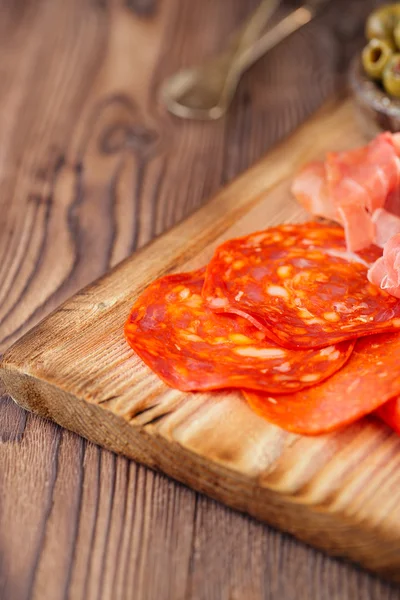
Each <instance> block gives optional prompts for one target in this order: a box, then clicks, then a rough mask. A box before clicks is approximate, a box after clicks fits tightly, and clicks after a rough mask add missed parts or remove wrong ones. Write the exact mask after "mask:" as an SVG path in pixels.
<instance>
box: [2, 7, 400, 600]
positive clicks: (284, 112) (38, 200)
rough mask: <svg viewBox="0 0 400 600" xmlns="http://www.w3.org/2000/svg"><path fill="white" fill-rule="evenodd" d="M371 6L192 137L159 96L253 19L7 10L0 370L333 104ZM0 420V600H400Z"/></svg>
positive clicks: (342, 10)
mask: <svg viewBox="0 0 400 600" xmlns="http://www.w3.org/2000/svg"><path fill="white" fill-rule="evenodd" d="M372 4H373V2H370V1H368V2H366V1H364V2H360V1H358V0H353V1H352V2H344V1H342V0H335V2H334V3H333V5H332V7H331V8H330V9H329V14H327V15H326V16H324V17H321V18H319V19H318V20H317V21H316V22H315V23H313V24H312V25H311V26H309V27H307V29H306V30H304V31H303V32H299V33H298V34H296V35H295V36H293V37H292V38H291V39H290V40H288V41H287V42H286V43H285V44H284V45H283V46H281V47H279V48H277V49H276V50H274V51H273V52H271V54H270V55H269V56H268V57H265V59H263V60H261V61H260V62H259V63H258V64H257V65H255V67H254V68H253V69H252V70H251V71H250V72H249V73H248V74H247V75H246V76H245V77H244V79H243V81H242V83H241V86H240V89H239V91H238V94H237V96H236V98H235V101H234V104H233V106H232V109H231V111H230V113H229V115H228V116H227V118H226V119H224V120H223V121H220V122H218V123H213V124H205V123H201V124H200V123H183V122H180V121H178V120H175V119H172V118H170V117H169V116H168V115H166V114H165V113H164V112H163V110H162V108H161V107H160V106H159V105H158V103H157V89H158V85H159V83H160V81H161V80H162V79H163V78H164V77H165V76H166V75H168V74H169V73H172V72H174V71H175V70H176V69H178V68H180V67H181V66H186V65H189V64H192V63H195V62H198V61H200V60H202V59H203V58H204V57H205V56H206V55H208V54H209V53H211V52H213V51H214V50H215V49H218V48H219V47H220V45H221V43H222V41H223V38H224V37H225V36H226V35H227V33H229V32H231V31H232V29H233V28H234V27H235V26H236V25H238V24H239V23H240V22H241V20H242V19H243V18H244V17H245V16H246V15H247V14H248V12H249V11H250V10H251V9H252V8H253V7H254V5H255V2H251V1H247V2H243V0H219V1H218V2H215V1H214V0H193V1H191V2H184V0H158V1H156V0H130V1H128V0H126V1H125V2H124V1H122V0H120V1H118V0H113V1H111V0H69V1H68V2H62V0H18V1H15V0H14V1H11V0H1V2H0V14H1V19H0V33H1V35H0V48H1V50H2V53H1V56H2V60H1V62H0V72H1V75H2V76H1V77H0V190H1V194H0V206H1V210H0V224H1V228H0V232H1V233H0V338H1V340H2V341H1V344H0V350H2V351H4V350H5V349H6V348H7V347H8V346H9V345H10V344H11V343H12V342H13V341H14V340H15V339H17V338H18V337H19V336H20V335H21V334H22V333H24V332H25V331H26V330H27V329H29V328H30V327H31V326H32V325H34V324H35V323H37V322H38V321H39V320H40V319H41V318H42V317H44V316H45V315H46V314H48V313H49V312H50V311H51V310H52V309H54V308H55V307H56V306H58V305H59V304H60V302H61V301H63V300H65V298H67V297H68V296H70V295H71V294H72V293H74V292H76V291H77V290H78V289H79V288H81V287H82V286H83V285H85V284H87V283H88V282H89V281H91V280H93V279H94V278H95V277H97V276H98V275H100V274H102V273H103V272H104V271H105V270H106V269H107V268H108V267H109V266H110V265H113V264H115V263H116V262H118V261H119V260H120V259H122V258H124V257H125V256H127V255H128V254H129V253H130V252H131V251H132V250H134V249H135V248H136V247H139V246H142V245H144V244H145V243H146V242H147V241H149V240H150V239H151V238H153V237H154V236H156V235H158V234H159V233H161V232H162V231H164V230H165V229H167V228H169V227H170V226H171V225H173V224H174V223H176V222H178V221H179V220H181V219H182V218H183V217H184V216H186V215H188V214H189V213H191V212H192V211H193V210H194V209H195V208H197V207H198V206H200V205H201V204H202V203H203V202H204V201H205V200H206V199H207V198H208V197H210V196H211V195H212V194H213V193H214V192H215V191H216V190H217V188H218V187H219V186H220V185H221V184H224V183H225V182H227V181H228V180H230V179H231V178H232V177H233V176H235V175H236V174H237V173H239V172H240V171H242V170H244V169H245V168H246V167H248V166H249V165H251V164H252V163H253V162H254V160H256V159H257V158H259V157H260V156H261V155H262V154H263V153H264V152H265V151H266V150H267V149H268V148H269V147H270V146H271V145H273V144H274V143H275V142H276V141H278V140H279V139H280V138H281V137H283V136H284V135H286V134H287V133H289V132H290V131H291V130H292V129H294V128H295V127H296V126H297V125H299V123H300V122H301V121H303V120H304V119H305V118H306V117H307V116H308V115H310V114H311V113H312V112H313V111H314V110H315V108H317V107H318V106H319V105H320V103H321V102H322V100H323V99H325V98H327V97H329V96H330V95H331V94H332V93H333V92H334V91H335V90H338V89H340V88H341V86H342V84H343V81H344V78H345V72H346V68H347V60H348V57H349V56H351V55H352V54H353V52H354V50H355V48H356V47H357V46H358V45H359V43H360V41H359V40H360V33H361V30H362V25H361V20H362V14H365V13H366V12H367V10H368V8H369V7H370V6H371V5H372ZM344 14H345V15H346V18H345V19H344V18H343V15H344ZM293 57H296V61H295V62H294V61H293ZM283 99H284V100H283ZM0 392H1V390H0ZM0 395H1V393H0ZM0 406H1V416H0V438H1V445H0V477H1V482H2V486H1V498H0V598H2V599H3V598H4V599H7V600H8V599H12V600H25V599H26V598H33V599H36V598H40V599H41V600H43V599H47V598H49V599H51V600H58V599H64V598H68V599H73V600H75V599H78V600H79V599H85V600H86V599H89V600H92V599H103V600H108V599H109V598H113V599H116V600H121V599H124V600H125V599H128V598H129V599H130V598H135V600H136V599H137V600H152V599H153V598H157V599H159V598H162V599H163V598H168V599H170V598H172V599H174V600H175V599H178V600H179V599H181V598H182V599H186V598H195V599H199V600H202V599H207V600H210V599H211V600H213V599H214V598H215V599H216V600H217V599H218V600H220V599H222V600H225V599H226V600H228V599H229V600H241V599H242V598H249V599H250V600H253V599H257V600H258V599H265V598H271V599H276V598H285V599H288V600H291V599H294V598H296V599H297V598H318V600H325V599H329V600H331V599H332V598H340V599H343V600H350V599H351V600H353V599H354V598H363V599H364V598H365V599H366V600H369V599H373V600H375V599H381V598H382V599H383V600H388V599H392V598H398V597H400V596H399V594H398V591H397V590H396V589H395V588H392V587H390V586H388V585H386V584H384V583H382V582H381V581H380V580H378V579H376V578H374V577H371V576H369V575H367V574H366V573H363V572H361V571H359V570H357V569H354V568H353V567H350V566H348V565H346V564H343V563H340V562H338V561H335V560H332V559H329V558H327V557H326V556H324V555H322V554H320V553H318V552H315V551H313V550H311V549H309V548H306V547H305V546H303V545H302V544H299V543H298V542H296V541H295V540H294V539H293V538H290V537H288V536H285V535H281V534H279V533H276V532H275V531H274V530H272V529H270V528H268V527H265V526H263V525H260V524H259V523H257V522H255V521H253V520H251V519H249V518H247V517H245V516H242V515H240V514H238V513H234V512H232V511H230V510H229V509H226V508H224V507H223V506H222V505H219V504H217V503H215V502H214V501H212V500H209V499H207V498H206V497H204V496H201V495H198V494H195V493H194V492H192V491H190V490H188V489H187V488H185V487H183V486H181V485H178V484H175V483H174V482H172V481H171V480H169V479H167V478H165V477H163V476H162V475H157V474H155V473H153V472H152V471H148V470H146V469H145V468H143V467H140V466H138V465H137V464H135V463H134V462H131V461H129V460H127V459H124V458H122V457H117V456H115V455H112V454H110V453H109V452H107V451H103V450H100V449H99V448H98V447H95V446H94V445H93V444H91V443H87V442H85V441H83V440H82V439H81V438H78V437H77V436H76V435H74V434H71V433H69V432H68V431H65V430H61V429H60V428H59V427H57V426H55V425H54V424H52V423H50V422H47V421H44V420H42V419H40V418H37V417H35V416H33V415H27V413H25V412H23V411H22V410H21V409H19V408H18V407H17V406H15V405H14V404H13V403H12V402H11V401H10V399H9V398H8V397H7V396H6V395H3V396H1V401H0Z"/></svg>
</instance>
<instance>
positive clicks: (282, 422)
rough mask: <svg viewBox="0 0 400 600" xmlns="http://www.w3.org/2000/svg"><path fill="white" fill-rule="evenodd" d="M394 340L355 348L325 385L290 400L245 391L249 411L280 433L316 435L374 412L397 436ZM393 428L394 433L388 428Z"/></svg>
mask: <svg viewBox="0 0 400 600" xmlns="http://www.w3.org/2000/svg"><path fill="white" fill-rule="evenodd" d="M399 363H400V336H399V335H398V334H393V333H392V334H381V335H375V336H370V337H368V338H362V339H360V340H358V341H357V342H356V345H355V347H354V350H353V353H352V355H351V357H350V359H349V360H348V362H347V363H346V365H345V366H344V367H343V368H342V369H340V370H339V371H337V373H335V374H334V375H332V377H330V378H329V379H327V380H326V381H324V382H322V383H320V384H317V385H315V386H313V387H309V388H307V389H304V390H301V391H299V392H296V393H294V394H288V395H281V396H277V395H275V394H274V395H273V396H271V394H268V393H265V392H263V393H260V392H255V391H249V390H245V391H244V392H243V393H244V396H245V398H246V400H247V401H248V403H249V405H250V406H251V407H252V408H253V409H254V410H255V411H256V412H257V413H258V414H259V415H261V416H262V417H264V418H265V419H267V420H268V421H269V422H271V423H273V424H274V425H278V426H279V427H282V428H283V429H286V430H288V431H291V432H294V433H300V434H303V435H317V434H321V433H327V432H329V431H333V430H335V429H338V428H340V427H344V426H345V425H348V424H349V423H352V422H353V421H356V420H357V419H359V418H361V417H363V416H364V415H367V414H369V413H371V412H373V411H375V410H377V409H378V408H379V407H382V408H380V410H379V413H378V414H379V415H380V416H381V417H382V418H383V419H385V420H386V421H387V422H389V424H390V425H391V426H393V427H394V425H395V424H396V425H397V430H398V431H400V427H399V425H400V418H399V417H400V410H399V408H400V405H399V404H397V405H396V406H394V405H393V404H391V403H390V402H389V404H388V405H386V404H385V403H386V402H387V401H388V400H390V399H391V398H393V397H394V396H397V395H399V394H400V370H399V368H398V365H399ZM394 428H396V427H394Z"/></svg>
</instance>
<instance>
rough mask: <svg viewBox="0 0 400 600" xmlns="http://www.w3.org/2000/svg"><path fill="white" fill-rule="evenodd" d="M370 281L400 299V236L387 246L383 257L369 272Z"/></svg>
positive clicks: (391, 239) (392, 239) (396, 236)
mask: <svg viewBox="0 0 400 600" xmlns="http://www.w3.org/2000/svg"><path fill="white" fill-rule="evenodd" d="M368 280H369V281H370V282H371V283H372V284H374V285H376V286H378V288H379V289H381V290H385V291H386V292H387V293H388V294H390V295H391V296H394V297H395V298H400V234H397V235H394V236H393V237H392V238H390V240H389V241H388V242H387V243H386V244H385V246H384V248H383V256H381V257H380V258H378V260H377V261H376V262H375V263H374V264H373V265H372V267H371V268H370V269H369V271H368Z"/></svg>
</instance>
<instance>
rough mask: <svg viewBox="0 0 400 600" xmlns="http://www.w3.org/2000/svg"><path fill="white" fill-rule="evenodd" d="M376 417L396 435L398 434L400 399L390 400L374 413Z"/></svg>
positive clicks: (399, 428)
mask: <svg viewBox="0 0 400 600" xmlns="http://www.w3.org/2000/svg"><path fill="white" fill-rule="evenodd" d="M376 415H377V416H378V417H379V418H380V419H382V421H385V423H386V424H387V425H389V427H391V428H392V429H393V430H394V431H396V433H400V398H399V397H397V398H392V399H391V400H389V401H388V402H385V404H383V405H382V406H380V407H379V408H378V410H377V411H376Z"/></svg>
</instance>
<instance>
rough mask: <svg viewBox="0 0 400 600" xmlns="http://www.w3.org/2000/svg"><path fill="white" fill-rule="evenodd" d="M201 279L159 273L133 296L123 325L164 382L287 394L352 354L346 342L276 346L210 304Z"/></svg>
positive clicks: (195, 274) (334, 368)
mask: <svg viewBox="0 0 400 600" xmlns="http://www.w3.org/2000/svg"><path fill="white" fill-rule="evenodd" d="M203 282H204V270H200V271H196V272H193V273H185V274H180V275H167V276H166V277H162V278H161V279H158V280H157V281H155V282H154V283H152V284H151V285H150V287H148V288H147V290H146V291H145V292H144V293H143V294H142V295H141V296H140V298H139V299H138V300H137V301H136V303H135V305H134V307H133V308H132V311H131V314H130V316H129V319H128V321H127V323H126V325H125V335H126V338H127V340H128V342H129V344H130V345H131V347H132V348H133V349H134V350H135V352H136V353H137V354H138V355H139V356H140V357H141V358H142V360H143V361H144V362H145V363H146V364H147V365H148V366H149V367H150V368H151V369H152V370H153V371H154V372H155V373H157V375H159V377H161V379H163V380H164V381H165V382H166V383H167V384H168V385H170V386H172V387H175V388H178V389H180V390H183V391H190V390H211V389H218V388H224V387H231V388H237V387H239V388H241V387H248V388H253V389H258V390H268V391H270V392H275V393H285V392H287V391H289V390H297V389H301V388H304V387H305V386H307V385H312V384H314V383H315V382H318V381H321V380H323V379H325V378H326V377H329V376H330V375H332V374H333V373H334V372H335V371H337V369H339V368H340V367H341V366H342V365H343V364H344V363H345V362H346V360H347V359H348V357H349V356H350V353H351V351H352V348H353V344H352V343H351V342H345V343H342V344H337V345H332V346H330V347H329V348H324V349H323V350H304V351H293V350H286V349H284V348H281V347H278V346H277V345H276V344H275V343H274V342H271V341H269V340H268V339H266V336H265V334H264V333H263V332H262V331H260V330H258V329H256V328H255V327H253V325H251V323H249V321H247V320H246V319H243V318H241V317H239V316H235V315H232V316H226V315H217V314H215V313H213V312H212V311H210V310H209V309H207V308H206V306H205V305H204V303H203V300H202V297H201V289H202V286H203Z"/></svg>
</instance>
